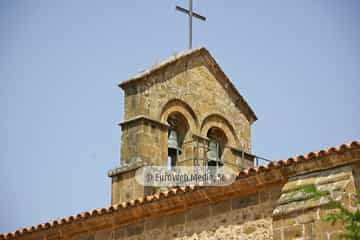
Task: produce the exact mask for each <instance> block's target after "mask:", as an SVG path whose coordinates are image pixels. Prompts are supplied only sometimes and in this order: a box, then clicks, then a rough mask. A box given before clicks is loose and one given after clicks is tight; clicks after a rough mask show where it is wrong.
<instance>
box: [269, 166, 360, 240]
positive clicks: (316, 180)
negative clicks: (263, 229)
mask: <svg viewBox="0 0 360 240" xmlns="http://www.w3.org/2000/svg"><path fill="white" fill-rule="evenodd" d="M355 169H356V167H355V168H354V167H352V166H345V167H340V168H334V169H329V170H325V171H321V172H315V173H310V174H306V175H301V176H297V177H293V178H291V179H290V181H289V182H288V183H287V184H286V185H285V186H284V187H283V189H282V194H281V197H280V199H279V200H278V205H277V207H276V208H275V210H274V214H273V216H274V218H273V220H274V221H273V231H274V239H275V240H287V239H309V240H310V239H324V240H331V239H339V234H340V233H341V232H342V230H343V228H342V225H341V224H340V223H337V224H335V225H331V224H330V223H327V222H325V221H323V219H322V218H323V217H324V216H325V215H327V214H329V213H330V212H332V211H335V209H328V208H327V207H326V204H328V203H329V202H330V200H331V199H332V200H336V201H340V202H342V203H343V205H344V206H345V207H346V208H348V209H350V210H354V209H355V206H353V205H352V202H351V198H352V196H353V194H354V193H355V180H354V175H353V173H354V170H355ZM357 170H358V169H357ZM314 187H316V188H317V189H318V191H321V192H322V194H321V196H316V195H314V194H313V193H312V190H311V189H312V188H314ZM306 189H308V190H306Z"/></svg>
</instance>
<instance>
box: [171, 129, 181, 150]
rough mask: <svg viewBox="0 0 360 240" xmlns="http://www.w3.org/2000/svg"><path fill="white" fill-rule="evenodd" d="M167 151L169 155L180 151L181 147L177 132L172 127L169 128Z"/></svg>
mask: <svg viewBox="0 0 360 240" xmlns="http://www.w3.org/2000/svg"><path fill="white" fill-rule="evenodd" d="M168 151H169V154H170V155H173V154H180V153H181V148H180V147H179V140H178V134H177V132H176V131H175V129H173V128H170V130H169V135H168Z"/></svg>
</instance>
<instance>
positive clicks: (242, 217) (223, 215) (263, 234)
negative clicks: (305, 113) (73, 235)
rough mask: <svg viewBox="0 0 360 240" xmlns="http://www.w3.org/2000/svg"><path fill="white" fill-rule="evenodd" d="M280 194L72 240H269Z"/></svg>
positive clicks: (197, 209)
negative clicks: (273, 213) (273, 215)
mask: <svg viewBox="0 0 360 240" xmlns="http://www.w3.org/2000/svg"><path fill="white" fill-rule="evenodd" d="M280 191H281V186H277V187H273V188H270V189H267V190H265V191H261V192H258V193H253V194H249V195H246V196H241V197H235V198H232V199H228V200H226V201H222V202H218V203H213V204H211V205H206V206H197V207H194V208H190V209H188V210H186V211H184V212H181V213H177V214H174V215H168V216H161V217H157V218H152V219H150V220H147V221H143V222H139V223H136V224H132V225H129V226H126V227H122V228H118V229H112V230H105V231H100V232H96V233H94V234H90V235H86V236H83V237H81V238H77V239H76V240H110V239H112V240H123V239H126V240H135V239H138V240H140V239H150V240H154V239H164V240H168V239H184V240H185V239H189V240H190V239H242V240H246V239H249V240H250V239H255V240H256V239H258V240H262V239H272V235H273V232H272V227H271V225H272V211H273V209H274V207H275V206H276V201H277V199H278V198H279V196H280Z"/></svg>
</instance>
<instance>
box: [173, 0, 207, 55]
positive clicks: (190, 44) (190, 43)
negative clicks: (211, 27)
mask: <svg viewBox="0 0 360 240" xmlns="http://www.w3.org/2000/svg"><path fill="white" fill-rule="evenodd" d="M176 10H178V11H180V12H183V13H185V14H187V15H189V49H191V48H192V17H193V16H194V17H196V18H198V19H200V20H203V21H206V17H204V16H201V15H200V14H197V13H195V12H193V10H192V0H189V10H187V9H185V8H182V7H179V6H176Z"/></svg>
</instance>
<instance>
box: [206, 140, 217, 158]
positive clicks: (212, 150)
mask: <svg viewBox="0 0 360 240" xmlns="http://www.w3.org/2000/svg"><path fill="white" fill-rule="evenodd" d="M206 156H207V159H208V161H209V162H216V161H218V160H219V157H218V143H217V142H216V141H214V140H210V141H209V151H208V152H207V153H206Z"/></svg>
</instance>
